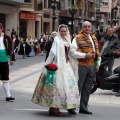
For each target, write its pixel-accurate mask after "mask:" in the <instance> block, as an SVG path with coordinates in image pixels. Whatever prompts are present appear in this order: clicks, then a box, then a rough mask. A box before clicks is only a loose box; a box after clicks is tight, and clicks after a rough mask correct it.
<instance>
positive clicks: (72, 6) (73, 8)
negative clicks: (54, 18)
mask: <svg viewBox="0 0 120 120" xmlns="http://www.w3.org/2000/svg"><path fill="white" fill-rule="evenodd" d="M68 9H70V10H78V6H77V5H71V6H69V7H68Z"/></svg>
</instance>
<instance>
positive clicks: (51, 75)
mask: <svg viewBox="0 0 120 120" xmlns="http://www.w3.org/2000/svg"><path fill="white" fill-rule="evenodd" d="M45 68H46V69H47V74H46V76H45V82H46V84H48V85H50V86H54V82H55V81H56V70H57V66H56V65H55V64H48V65H45Z"/></svg>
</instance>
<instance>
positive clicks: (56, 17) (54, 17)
mask: <svg viewBox="0 0 120 120" xmlns="http://www.w3.org/2000/svg"><path fill="white" fill-rule="evenodd" d="M50 18H51V19H59V17H58V16H50Z"/></svg>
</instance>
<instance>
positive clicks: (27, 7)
mask: <svg viewBox="0 0 120 120" xmlns="http://www.w3.org/2000/svg"><path fill="white" fill-rule="evenodd" d="M34 8H35V6H34V4H32V3H27V4H24V5H21V6H20V10H22V11H34Z"/></svg>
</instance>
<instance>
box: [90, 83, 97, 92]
mask: <svg viewBox="0 0 120 120" xmlns="http://www.w3.org/2000/svg"><path fill="white" fill-rule="evenodd" d="M96 90H97V85H95V84H93V85H92V88H91V94H92V93H94V92H95V91H96Z"/></svg>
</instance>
